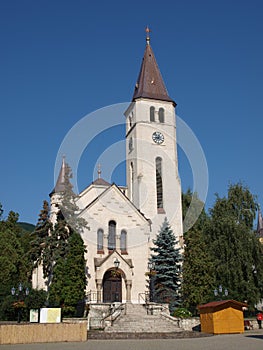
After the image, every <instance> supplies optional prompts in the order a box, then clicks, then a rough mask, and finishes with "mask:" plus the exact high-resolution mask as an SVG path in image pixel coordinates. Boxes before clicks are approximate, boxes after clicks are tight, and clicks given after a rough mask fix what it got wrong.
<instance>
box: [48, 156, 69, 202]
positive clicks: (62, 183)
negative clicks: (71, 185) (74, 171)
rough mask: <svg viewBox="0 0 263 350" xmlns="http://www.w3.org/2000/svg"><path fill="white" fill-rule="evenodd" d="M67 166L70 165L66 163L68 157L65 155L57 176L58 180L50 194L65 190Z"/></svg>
mask: <svg viewBox="0 0 263 350" xmlns="http://www.w3.org/2000/svg"><path fill="white" fill-rule="evenodd" d="M67 166H68V165H67V163H66V157H65V155H63V157H62V164H61V168H60V171H59V175H58V178H57V182H56V185H55V187H54V189H53V191H52V192H51V193H50V196H51V195H52V194H53V193H58V192H63V191H64V190H65V173H66V167H67Z"/></svg>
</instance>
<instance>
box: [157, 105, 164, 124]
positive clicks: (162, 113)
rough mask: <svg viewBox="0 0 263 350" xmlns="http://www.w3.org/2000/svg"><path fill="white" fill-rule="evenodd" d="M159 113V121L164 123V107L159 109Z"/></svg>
mask: <svg viewBox="0 0 263 350" xmlns="http://www.w3.org/2000/svg"><path fill="white" fill-rule="evenodd" d="M158 115H159V122H160V123H164V109H163V108H160V109H159V111H158Z"/></svg>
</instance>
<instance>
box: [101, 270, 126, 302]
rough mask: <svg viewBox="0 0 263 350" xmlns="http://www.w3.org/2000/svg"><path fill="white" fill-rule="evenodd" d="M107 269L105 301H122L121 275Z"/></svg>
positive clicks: (104, 289)
mask: <svg viewBox="0 0 263 350" xmlns="http://www.w3.org/2000/svg"><path fill="white" fill-rule="evenodd" d="M112 271H113V270H111V271H107V272H106V273H105V275H104V278H103V302H104V303H113V302H122V288H121V284H122V283H121V275H116V274H114V273H112Z"/></svg>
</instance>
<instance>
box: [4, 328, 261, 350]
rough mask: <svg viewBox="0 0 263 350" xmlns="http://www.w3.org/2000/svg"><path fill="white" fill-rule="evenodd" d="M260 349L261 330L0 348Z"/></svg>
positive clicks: (20, 345) (111, 349)
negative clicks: (212, 334) (177, 337)
mask: <svg viewBox="0 0 263 350" xmlns="http://www.w3.org/2000/svg"><path fill="white" fill-rule="evenodd" d="M262 346H263V329H256V330H252V331H246V332H245V333H244V334H229V335H217V336H211V337H202V338H194V339H190V338H188V339H150V340H148V339H147V340H146V339H145V340H88V341H86V342H84V343H47V344H18V345H1V346H0V350H61V349H63V350H123V349H125V350H160V349H162V350H171V349H176V350H211V349H213V350H226V349H227V350H248V349H249V350H258V349H260V348H262Z"/></svg>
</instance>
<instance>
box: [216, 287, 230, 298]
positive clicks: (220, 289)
mask: <svg viewBox="0 0 263 350" xmlns="http://www.w3.org/2000/svg"><path fill="white" fill-rule="evenodd" d="M214 295H215V297H217V296H219V298H220V300H222V297H223V296H225V297H227V296H228V290H227V289H226V288H225V289H224V291H223V287H222V285H221V284H220V285H219V286H218V289H217V288H215V289H214Z"/></svg>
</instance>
